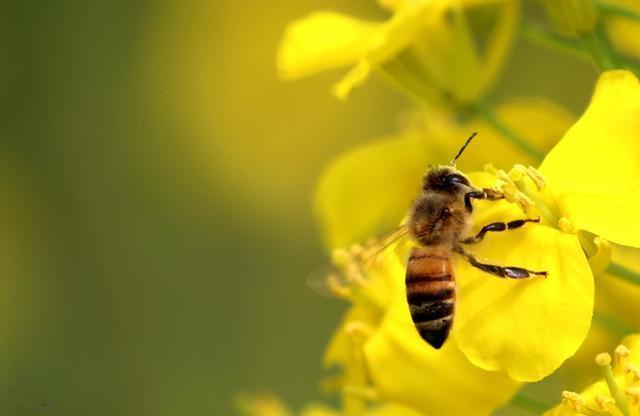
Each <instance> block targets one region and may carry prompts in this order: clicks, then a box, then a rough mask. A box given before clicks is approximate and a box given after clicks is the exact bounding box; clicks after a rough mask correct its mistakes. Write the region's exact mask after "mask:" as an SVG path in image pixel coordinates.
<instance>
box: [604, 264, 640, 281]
mask: <svg viewBox="0 0 640 416" xmlns="http://www.w3.org/2000/svg"><path fill="white" fill-rule="evenodd" d="M607 272H609V273H611V274H613V275H615V276H617V277H619V278H621V279H622V280H626V281H627V282H629V283H633V284H634V285H638V286H640V274H638V273H636V272H634V271H633V270H631V269H627V268H626V267H624V266H623V265H621V264H620V263H616V262H614V261H612V262H611V263H609V267H608V268H607Z"/></svg>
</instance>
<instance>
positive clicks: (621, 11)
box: [597, 0, 640, 20]
mask: <svg viewBox="0 0 640 416" xmlns="http://www.w3.org/2000/svg"><path fill="white" fill-rule="evenodd" d="M597 3H598V8H599V9H600V10H601V11H602V12H603V13H606V14H611V15H616V16H622V17H627V18H629V19H634V20H640V13H639V12H637V11H635V10H632V9H630V8H628V7H625V6H622V5H620V4H614V3H610V2H608V1H603V0H598V2H597Z"/></svg>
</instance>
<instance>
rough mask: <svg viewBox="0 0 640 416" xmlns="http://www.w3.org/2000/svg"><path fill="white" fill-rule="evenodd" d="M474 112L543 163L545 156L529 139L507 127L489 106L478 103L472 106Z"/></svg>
mask: <svg viewBox="0 0 640 416" xmlns="http://www.w3.org/2000/svg"><path fill="white" fill-rule="evenodd" d="M472 110H473V111H474V112H475V113H476V114H477V115H478V116H479V117H480V118H482V119H483V120H484V121H485V122H486V123H488V124H489V125H491V126H492V127H493V128H494V129H496V130H497V131H498V132H499V133H500V134H502V135H503V136H504V137H505V138H507V139H509V141H511V142H512V143H513V144H514V145H516V147H518V148H519V149H520V150H522V151H524V152H525V153H527V154H528V155H529V156H531V157H532V158H534V159H536V160H537V161H538V162H541V161H542V159H543V158H544V154H543V153H542V152H541V151H540V150H538V149H537V148H536V147H535V146H533V145H532V144H531V143H529V141H528V140H527V139H525V138H524V137H522V136H520V135H519V134H517V133H516V132H514V131H513V130H511V129H510V128H509V127H507V126H506V125H505V124H504V123H503V122H502V121H501V120H500V119H499V118H498V116H497V115H496V114H495V113H494V112H493V110H492V109H491V108H490V107H489V106H488V105H487V104H485V103H483V102H477V103H476V104H474V105H473V106H472Z"/></svg>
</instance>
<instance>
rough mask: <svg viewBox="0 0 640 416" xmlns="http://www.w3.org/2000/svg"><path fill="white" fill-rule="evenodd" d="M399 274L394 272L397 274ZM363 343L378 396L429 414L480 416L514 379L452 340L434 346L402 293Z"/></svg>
mask: <svg viewBox="0 0 640 416" xmlns="http://www.w3.org/2000/svg"><path fill="white" fill-rule="evenodd" d="M401 277H402V276H398V278H401ZM398 295H399V296H400V297H399V298H398V299H397V300H396V301H395V302H393V305H392V306H391V307H390V309H389V310H388V312H387V315H386V317H385V318H384V320H383V322H382V325H381V327H380V329H379V330H378V331H376V333H375V334H374V335H373V337H371V338H370V339H369V340H368V341H367V343H366V344H365V346H364V354H365V358H366V361H367V367H368V369H369V374H370V376H371V379H372V383H373V385H374V386H375V389H376V391H378V392H379V393H380V395H381V398H383V399H388V400H394V401H397V402H400V403H405V404H408V405H411V406H413V407H415V408H416V409H418V410H421V411H422V412H424V413H425V414H430V415H444V414H453V415H485V414H490V413H491V412H492V410H494V409H495V408H496V407H498V406H499V405H501V404H502V403H504V402H506V401H508V400H509V398H510V397H511V396H512V395H513V394H514V393H515V392H516V390H517V389H518V388H519V386H520V384H519V383H517V382H515V381H513V380H511V379H509V377H507V376H506V375H505V374H503V373H498V372H487V371H484V370H482V369H480V368H478V367H475V366H474V365H472V364H471V363H470V362H469V360H467V358H466V357H465V356H464V354H462V352H461V351H460V350H459V349H458V347H457V346H456V344H455V343H454V342H451V341H449V342H447V343H446V344H445V345H444V346H443V347H442V349H440V350H435V349H433V348H432V347H431V346H430V345H428V344H427V343H426V342H425V341H424V340H422V339H421V338H420V336H419V335H418V332H417V331H416V329H415V327H414V325H413V323H412V322H411V317H410V316H409V308H408V306H407V304H406V300H405V299H404V293H399V294H398Z"/></svg>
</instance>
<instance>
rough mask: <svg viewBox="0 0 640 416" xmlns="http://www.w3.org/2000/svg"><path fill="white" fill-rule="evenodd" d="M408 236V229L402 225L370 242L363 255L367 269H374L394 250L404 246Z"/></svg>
mask: <svg viewBox="0 0 640 416" xmlns="http://www.w3.org/2000/svg"><path fill="white" fill-rule="evenodd" d="M408 236H409V235H408V233H407V227H406V225H405V224H402V225H400V226H398V227H397V228H395V229H393V230H391V231H389V232H388V233H387V234H385V235H383V236H382V237H380V238H377V239H372V240H370V241H369V242H368V243H367V245H366V247H365V249H364V252H363V255H362V257H363V259H362V260H363V261H362V262H363V264H364V266H365V268H371V267H374V266H375V265H376V264H377V263H378V262H380V261H382V260H384V257H385V255H387V254H389V252H391V251H393V248H395V247H397V246H400V245H402V244H404V243H405V242H406V240H407V238H408Z"/></svg>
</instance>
